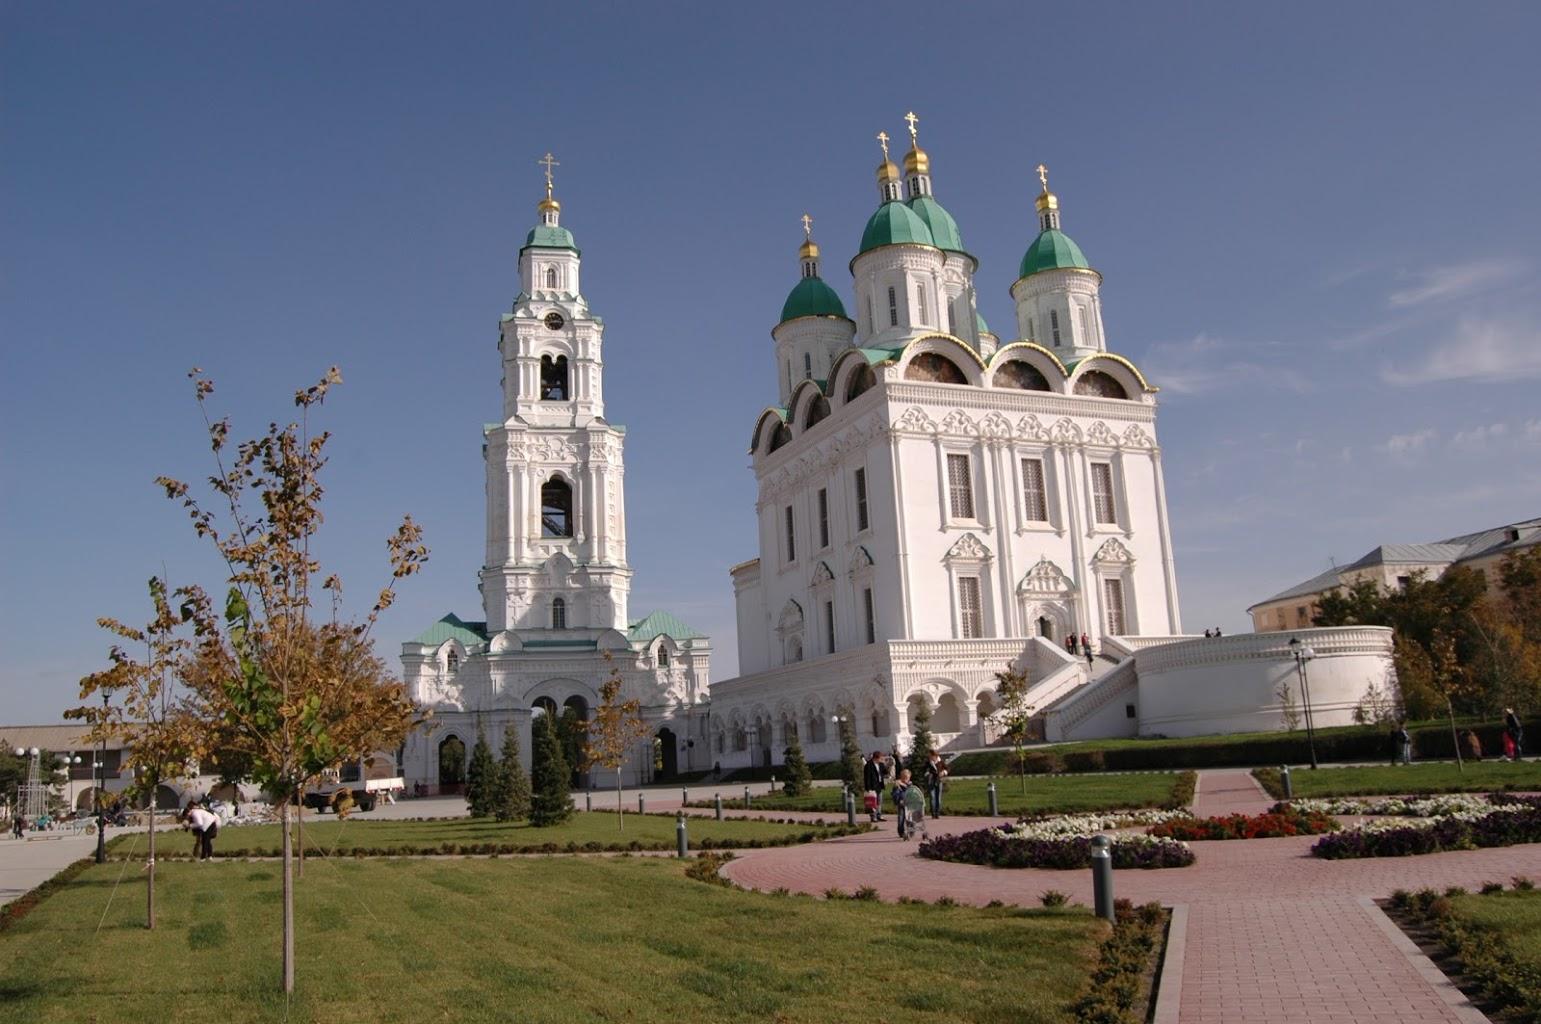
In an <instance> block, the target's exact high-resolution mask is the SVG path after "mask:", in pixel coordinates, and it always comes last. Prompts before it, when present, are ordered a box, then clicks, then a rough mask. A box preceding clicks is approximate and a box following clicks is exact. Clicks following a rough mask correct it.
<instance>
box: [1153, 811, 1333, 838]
mask: <svg viewBox="0 0 1541 1024" xmlns="http://www.w3.org/2000/svg"><path fill="white" fill-rule="evenodd" d="M1341 827H1342V826H1340V825H1339V824H1338V822H1337V819H1336V818H1333V817H1331V816H1329V815H1326V814H1321V813H1318V812H1315V811H1313V812H1311V813H1309V814H1302V813H1300V812H1299V811H1286V812H1284V813H1269V814H1256V815H1251V816H1248V815H1245V814H1231V815H1227V816H1225V817H1223V818H1203V819H1197V818H1178V819H1174V820H1172V821H1163V822H1161V823H1160V824H1158V825H1152V826H1151V827H1150V828H1149V829H1148V830H1146V833H1145V834H1146V835H1151V836H1159V837H1161V838H1165V839H1181V840H1184V841H1192V840H1196V839H1276V838H1278V837H1281V836H1314V835H1320V834H1321V833H1323V832H1335V831H1337V830H1338V829H1339V828H1341Z"/></svg>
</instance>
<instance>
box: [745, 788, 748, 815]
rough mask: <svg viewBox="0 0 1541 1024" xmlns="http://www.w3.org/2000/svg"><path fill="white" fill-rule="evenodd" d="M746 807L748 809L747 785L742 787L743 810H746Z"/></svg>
mask: <svg viewBox="0 0 1541 1024" xmlns="http://www.w3.org/2000/svg"><path fill="white" fill-rule="evenodd" d="M748 809H749V787H748V786H745V787H744V810H746V811H747V810H748Z"/></svg>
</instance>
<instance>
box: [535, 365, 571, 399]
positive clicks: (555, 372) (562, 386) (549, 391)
mask: <svg viewBox="0 0 1541 1024" xmlns="http://www.w3.org/2000/svg"><path fill="white" fill-rule="evenodd" d="M568 394H569V392H568V388H567V357H566V356H541V357H540V397H541V401H543V402H565V401H567V396H568Z"/></svg>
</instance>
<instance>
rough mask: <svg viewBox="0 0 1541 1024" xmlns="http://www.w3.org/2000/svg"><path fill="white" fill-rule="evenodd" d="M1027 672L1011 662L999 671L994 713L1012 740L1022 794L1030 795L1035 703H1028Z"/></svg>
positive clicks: (996, 678)
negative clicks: (1029, 752) (1030, 739)
mask: <svg viewBox="0 0 1541 1024" xmlns="http://www.w3.org/2000/svg"><path fill="white" fill-rule="evenodd" d="M1028 688H1029V684H1028V679H1027V673H1026V672H1025V671H1024V670H1022V669H1021V668H1018V667H1017V666H1016V665H1007V666H1006V669H1005V671H1003V672H997V673H995V695H996V696H997V697H998V698H999V699H1000V707H999V708H998V709H997V710H996V711H995V713H994V714H993V715H991V716H990V717H991V718H992V719H993V720H994V722H995V726H996V728H998V729H1000V731H1001V733H1002V734H1003V735H1004V736H1005V737H1006V738H1007V739H1008V740H1010V741H1011V749H1012V752H1013V757H1012V760H1013V761H1015V763H1016V766H1017V777H1018V780H1019V781H1020V783H1021V785H1022V795H1023V796H1026V795H1027V754H1026V751H1025V750H1024V749H1023V748H1024V747H1026V745H1027V738H1028V730H1029V729H1030V728H1031V723H1032V720H1033V712H1034V710H1036V709H1035V708H1034V706H1033V705H1032V704H1030V703H1028V700H1027V691H1028Z"/></svg>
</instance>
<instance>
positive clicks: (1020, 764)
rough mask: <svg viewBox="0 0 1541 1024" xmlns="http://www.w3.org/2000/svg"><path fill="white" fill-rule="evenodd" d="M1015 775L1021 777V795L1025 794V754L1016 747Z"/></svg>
mask: <svg viewBox="0 0 1541 1024" xmlns="http://www.w3.org/2000/svg"><path fill="white" fill-rule="evenodd" d="M1017 775H1018V776H1020V777H1021V779H1022V795H1023V796H1027V754H1026V753H1025V752H1024V751H1023V749H1022V748H1021V747H1018V748H1017Z"/></svg>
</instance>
